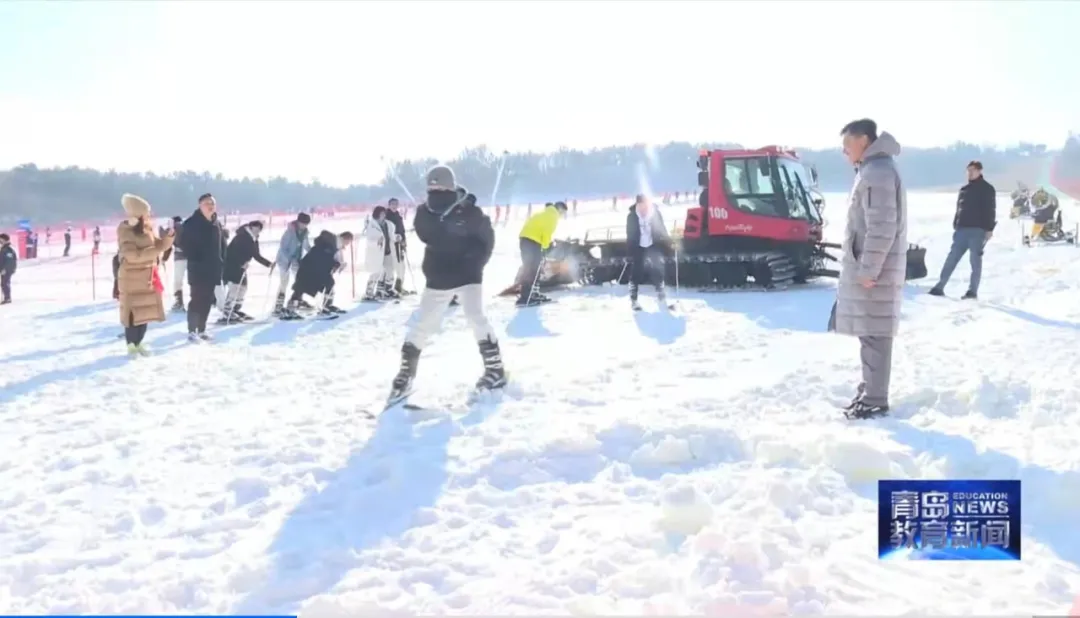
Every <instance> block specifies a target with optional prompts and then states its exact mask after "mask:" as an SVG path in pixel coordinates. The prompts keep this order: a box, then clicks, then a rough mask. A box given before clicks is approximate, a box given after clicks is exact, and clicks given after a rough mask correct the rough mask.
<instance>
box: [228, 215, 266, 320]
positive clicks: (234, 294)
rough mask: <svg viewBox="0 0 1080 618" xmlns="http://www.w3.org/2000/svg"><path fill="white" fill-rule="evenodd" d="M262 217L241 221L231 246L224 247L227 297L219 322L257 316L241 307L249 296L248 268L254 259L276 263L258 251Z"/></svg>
mask: <svg viewBox="0 0 1080 618" xmlns="http://www.w3.org/2000/svg"><path fill="white" fill-rule="evenodd" d="M262 229H263V224H262V221H252V222H250V223H247V224H244V225H241V226H240V228H239V229H237V230H236V236H234V237H233V239H232V241H231V242H230V243H229V246H228V247H227V248H226V249H225V266H224V268H223V270H222V279H223V280H224V281H225V301H224V302H223V303H222V305H221V313H222V314H223V315H222V317H221V319H219V320H218V324H235V323H237V322H250V321H251V320H254V319H255V318H254V317H252V316H250V315H248V314H246V313H244V312H243V311H241V308H242V307H243V305H244V298H245V297H246V296H247V268H248V265H249V264H250V263H251V260H255V261H256V262H258V263H260V264H262V265H263V266H265V267H267V268H270V266H271V265H272V264H273V263H272V262H271V261H270V260H268V259H266V258H264V257H263V256H262V254H261V253H260V252H259V234H260V233H261V232H262Z"/></svg>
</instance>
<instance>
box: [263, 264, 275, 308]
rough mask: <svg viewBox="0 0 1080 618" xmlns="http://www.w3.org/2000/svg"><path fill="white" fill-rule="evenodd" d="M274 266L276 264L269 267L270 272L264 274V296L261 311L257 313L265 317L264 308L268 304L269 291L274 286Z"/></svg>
mask: <svg viewBox="0 0 1080 618" xmlns="http://www.w3.org/2000/svg"><path fill="white" fill-rule="evenodd" d="M275 266H277V263H276V262H275V263H273V264H271V265H270V272H268V273H266V296H265V297H263V306H262V311H261V312H259V313H260V315H266V306H267V305H268V304H270V289H271V287H272V286H273V285H274V267H275Z"/></svg>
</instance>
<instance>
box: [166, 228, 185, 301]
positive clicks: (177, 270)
mask: <svg viewBox="0 0 1080 618" xmlns="http://www.w3.org/2000/svg"><path fill="white" fill-rule="evenodd" d="M172 231H173V234H174V237H175V239H174V241H173V246H172V248H171V249H169V252H167V253H166V254H165V255H162V261H165V260H168V259H169V257H172V258H173V265H172V277H173V306H172V310H173V311H183V310H184V280H185V279H186V278H187V255H186V254H185V253H184V246H183V245H182V244H181V239H180V236H181V234H183V232H184V218H183V217H173V218H172Z"/></svg>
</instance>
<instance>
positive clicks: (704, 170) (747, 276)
mask: <svg viewBox="0 0 1080 618" xmlns="http://www.w3.org/2000/svg"><path fill="white" fill-rule="evenodd" d="M697 166H698V185H699V187H700V188H701V194H700V196H699V199H698V206H696V207H693V208H690V209H688V210H687V211H686V217H685V221H684V222H683V223H682V225H681V226H676V229H675V230H674V232H673V233H672V239H673V241H674V242H675V245H676V247H677V249H678V250H677V252H676V253H675V254H674V255H673V256H671V257H670V258H669V259H668V260H667V264H666V270H667V273H666V277H667V281H668V282H669V283H674V282H676V281H678V284H679V285H680V286H682V287H687V288H697V289H700V290H701V291H717V290H732V289H735V290H738V289H762V290H772V289H784V288H787V287H789V286H791V285H793V284H802V283H806V282H808V281H811V280H813V279H815V278H818V277H836V276H837V275H838V271H837V270H835V269H834V268H830V267H832V266H835V264H834V263H835V262H836V261H837V258H836V257H835V256H834V255H832V254H830V253H829V250H830V249H833V250H835V249H839V248H840V245H839V244H836V243H827V242H824V241H823V240H822V231H823V228H824V226H825V221H824V219H823V217H822V210H823V208H824V205H825V200H824V197H823V196H822V194H821V193H820V192H819V191H818V190H817V172H816V170H814V169H813V168H812V167H809V166H807V165H806V164H805V163H803V162H802V161H801V160H800V159H799V157H798V155H796V153H795V152H794V151H792V150H788V149H784V148H780V147H777V146H767V147H765V148H759V149H755V150H704V151H701V153H700V155H699V157H698V162H697ZM625 236H626V232H625V228H624V226H619V227H611V228H603V229H599V230H589V231H588V232H587V233H586V234H585V238H584V239H581V240H571V241H566V242H560V243H557V244H556V245H555V246H554V247H553V248H552V251H551V253H550V254H549V255H550V257H549V260H548V263H547V264H546V267H545V272H544V273H542V275H541V277H540V284H541V286H542V287H545V288H552V287H556V286H561V285H568V284H572V283H579V284H584V285H599V284H603V283H609V282H615V283H619V284H625V283H627V282H628V281H629V276H630V274H629V268H627V267H626V264H627V256H628V250H627V246H626V238H625ZM926 274H927V273H926V250H925V249H923V248H922V247H919V246H917V245H911V246H910V247H909V248H908V279H919V278H922V277H925V276H926Z"/></svg>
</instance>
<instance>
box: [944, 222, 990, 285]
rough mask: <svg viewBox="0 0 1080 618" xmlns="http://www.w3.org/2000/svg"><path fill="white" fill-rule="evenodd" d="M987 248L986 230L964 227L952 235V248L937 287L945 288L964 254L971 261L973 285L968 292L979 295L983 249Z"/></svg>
mask: <svg viewBox="0 0 1080 618" xmlns="http://www.w3.org/2000/svg"><path fill="white" fill-rule="evenodd" d="M984 247H986V230H984V229H982V228H978V227H962V228H960V229H958V230H956V231H955V232H953V235H952V248H950V249H949V255H948V256H947V257H946V258H945V265H944V266H942V267H941V277H939V278H938V282H937V286H936V287H939V288H944V287H945V284H947V283H948V282H949V277H952V274H953V271H954V270H956V265H957V264H959V263H960V260H961V258H963V257H964V254H965V253H967V254H968V259H970V260H971V283H969V284H968V291H970V292H974V293H976V294H977V293H978V292H979V281H980V280H981V279H982V258H983V248H984Z"/></svg>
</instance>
